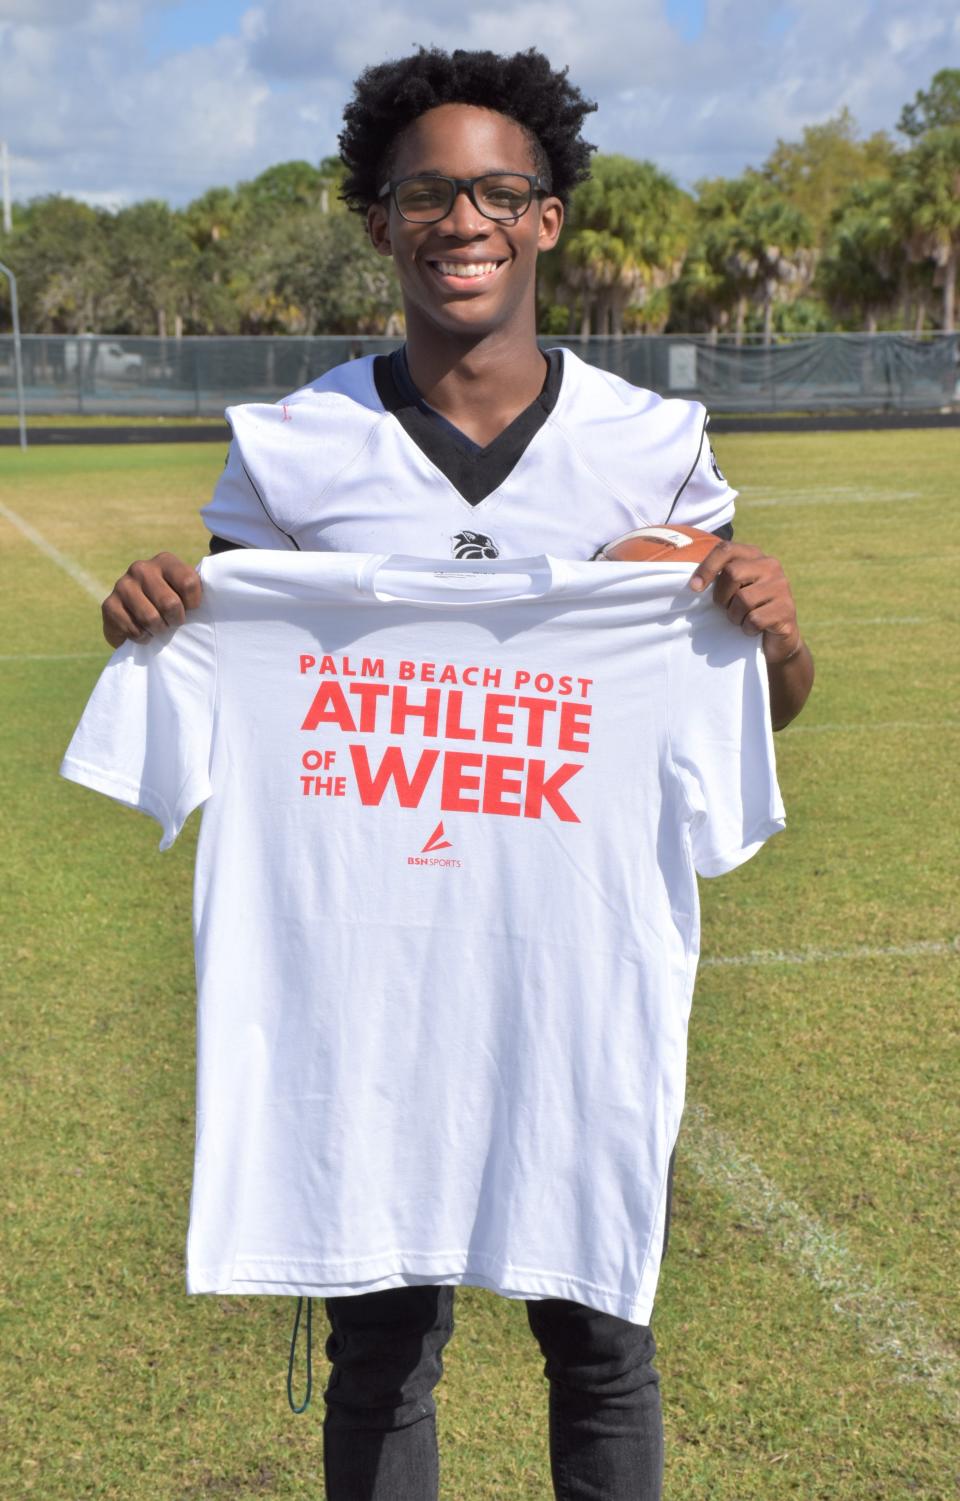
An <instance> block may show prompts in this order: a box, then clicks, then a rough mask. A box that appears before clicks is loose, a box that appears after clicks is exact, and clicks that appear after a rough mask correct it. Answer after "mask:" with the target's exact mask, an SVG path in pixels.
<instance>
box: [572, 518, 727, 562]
mask: <svg viewBox="0 0 960 1501" xmlns="http://www.w3.org/2000/svg"><path fill="white" fill-rule="evenodd" d="M719 541H720V538H719V537H715V536H714V535H713V533H712V532H705V531H703V530H702V529H701V528H700V527H698V526H643V527H641V528H640V529H639V531H635V532H625V533H624V535H623V536H622V537H617V538H616V539H615V540H614V541H613V542H608V543H607V545H606V547H601V548H600V551H599V552H597V553H595V554H594V559H595V561H601V562H607V563H691V564H694V565H695V564H697V563H701V562H702V561H703V559H704V558H705V557H706V556H707V553H709V552H712V550H713V549H714V548H715V547H716V545H717V543H718V542H719Z"/></svg>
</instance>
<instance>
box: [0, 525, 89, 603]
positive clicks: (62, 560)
mask: <svg viewBox="0 0 960 1501" xmlns="http://www.w3.org/2000/svg"><path fill="white" fill-rule="evenodd" d="M0 516H3V517H4V518H5V520H7V521H9V522H10V525H11V526H15V527H16V528H17V531H18V532H21V533H22V534H23V536H24V537H26V539H27V541H28V542H32V543H33V545H34V547H35V548H37V550H38V551H39V552H42V553H43V555H44V557H45V558H49V559H50V561H51V563H56V565H57V567H58V568H62V569H63V571H64V573H66V574H68V575H69V577H70V578H72V579H73V582H74V583H75V584H79V586H80V588H81V589H84V590H85V591H86V593H87V594H89V595H90V597H91V598H92V599H95V600H96V601H97V604H99V603H100V601H101V600H102V599H105V598H106V596H107V595H108V594H109V593H110V590H109V589H108V588H107V587H106V585H104V584H101V583H100V582H99V581H98V580H97V579H95V578H94V577H93V574H92V573H88V572H87V570H86V569H85V568H81V567H80V564H79V563H75V562H74V561H73V559H72V558H68V557H67V555H66V553H62V552H61V551H60V549H59V548H58V547H54V545H53V543H52V542H48V541H47V539H46V537H44V536H42V535H41V534H40V532H38V531H37V529H36V527H35V526H31V525H30V522H29V521H24V519H23V517H22V516H18V515H17V513H16V511H11V510H10V507H9V506H5V505H3V503H2V502H0Z"/></svg>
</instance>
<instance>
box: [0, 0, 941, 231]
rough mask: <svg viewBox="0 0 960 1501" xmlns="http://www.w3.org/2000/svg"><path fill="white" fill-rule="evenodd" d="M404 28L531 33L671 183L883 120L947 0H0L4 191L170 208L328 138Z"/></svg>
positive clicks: (593, 135) (924, 70)
mask: <svg viewBox="0 0 960 1501" xmlns="http://www.w3.org/2000/svg"><path fill="white" fill-rule="evenodd" d="M418 43H424V44H428V45H431V44H432V45H437V46H442V47H448V48H450V47H457V46H464V47H490V48H493V49H494V50H496V51H501V52H504V51H506V52H510V51H514V50H518V49H522V48H526V47H530V46H537V47H540V48H541V49H542V50H543V51H544V52H546V53H547V55H548V56H549V57H550V59H551V61H552V62H553V63H554V65H555V66H557V67H562V66H565V65H569V66H570V73H571V77H572V78H573V79H574V81H575V82H576V83H578V84H579V85H580V87H581V88H582V89H583V91H584V92H585V93H586V94H587V95H588V96H590V97H592V98H594V99H596V100H597V101H598V103H599V106H600V108H599V111H598V112H597V114H595V115H591V116H590V118H589V120H588V122H587V128H586V130H585V134H586V135H587V138H588V139H589V140H592V141H593V142H594V143H595V144H596V145H597V146H598V147H599V148H600V149H601V150H603V151H621V152H625V153H626V154H628V155H631V156H636V157H646V158H649V159H650V160H652V161H654V162H656V163H657V165H658V166H659V167H660V168H661V169H662V170H664V171H666V172H669V173H670V174H671V175H672V176H673V177H674V178H675V179H676V180H677V181H678V182H680V183H682V184H683V185H684V186H687V187H689V186H692V184H693V183H694V182H696V181H697V179H698V178H701V177H707V176H717V175H734V174H736V173H739V172H740V171H742V170H743V168H744V167H746V166H748V165H754V166H759V165H760V164H761V163H762V161H763V160H764V158H765V157H766V156H767V155H768V153H769V152H770V150H771V149H772V147H773V146H774V144H775V143H776V141H777V139H778V138H780V139H785V140H796V139H799V137H800V135H801V133H802V130H803V128H804V126H805V125H809V124H813V123H816V122H818V121H822V120H826V119H828V118H829V117H830V116H831V115H835V114H836V113H837V112H838V111H839V110H840V109H842V108H843V107H844V106H846V107H848V108H849V109H850V110H851V111H852V113H853V115H854V117H855V119H856V121H857V123H858V125H859V127H860V129H861V131H862V132H863V133H867V132H869V131H873V130H879V129H887V130H890V131H892V130H893V129H894V127H895V124H896V120H897V117H898V115H899V113H900V109H901V108H902V106H903V104H904V103H906V102H907V101H908V100H911V99H912V98H913V96H914V95H915V93H916V91H917V90H918V89H919V88H923V87H925V86H926V85H927V84H928V83H929V81H930V79H931V77H932V76H933V74H934V72H936V70H937V69H938V68H941V67H945V66H955V67H956V66H960V8H958V6H957V3H956V0H922V4H921V5H914V6H913V7H907V6H905V5H904V3H903V0H844V3H843V5H842V6H841V5H839V4H837V0H787V3H784V0H510V3H509V5H508V4H507V3H506V0H488V3H487V4H486V5H485V6H484V7H482V8H476V9H471V8H468V7H456V6H451V5H450V4H449V0H393V3H392V4H391V5H390V7H389V8H385V7H384V5H383V3H382V0H349V3H345V4H338V3H336V0H247V3H242V0H193V3H190V4H185V3H181V0H0V139H5V140H6V141H7V143H8V146H9V150H10V154H11V162H12V174H11V175H12V185H13V191H14V196H15V197H17V198H29V197H32V196H34V195H37V194H43V193H56V192H62V193H72V194H75V195H77V196H80V197H83V198H86V199H88V200H89V201H90V202H95V203H102V204H106V205H108V206H119V205H120V204H123V203H127V202H131V201H133V200H135V199H138V198H146V197H157V198H165V199H167V200H168V201H169V202H171V203H174V204H182V203H186V202H187V201H189V199H190V198H192V197H195V196H197V195H198V194H199V193H201V192H203V191H204V190H205V189H206V188H207V187H210V186H213V185H214V184H218V183H235V182H238V181H240V180H241V179H244V178H250V177H253V176H255V175H256V174H257V173H258V172H261V171H263V169H264V168H265V167H267V166H269V165H271V163H273V162H278V161H286V160H290V159H292V158H296V157H302V158H306V159H307V160H311V161H316V160H319V158H320V157H322V156H325V155H328V154H330V153H332V152H334V151H335V150H336V136H337V131H338V128H339V121H340V114H341V111H342V108H343V105H344V102H345V101H346V99H347V98H348V97H349V93H350V86H351V82H352V80H353V79H354V78H355V77H356V75H357V73H358V72H359V71H360V69H361V68H362V67H363V66H364V65H365V64H367V63H370V62H377V61H380V60H382V59H384V58H387V57H396V56H400V55H403V54H404V53H407V52H410V51H411V50H413V48H414V47H415V46H416V45H417V44H418Z"/></svg>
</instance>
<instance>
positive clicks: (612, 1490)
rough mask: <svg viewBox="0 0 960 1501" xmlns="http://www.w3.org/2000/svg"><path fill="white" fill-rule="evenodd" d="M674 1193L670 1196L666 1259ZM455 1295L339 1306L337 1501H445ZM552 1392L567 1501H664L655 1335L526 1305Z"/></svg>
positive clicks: (330, 1474)
mask: <svg viewBox="0 0 960 1501" xmlns="http://www.w3.org/2000/svg"><path fill="white" fill-rule="evenodd" d="M672 1186H673V1159H672V1158H671V1162H670V1173H669V1177H668V1188H667V1225H666V1227H665V1230H664V1251H666V1238H667V1230H668V1229H669V1218H670V1205H671V1197H672ZM455 1292H456V1288H455V1287H446V1286H444V1287H436V1286H432V1285H431V1286H425V1287H396V1288H388V1289H386V1290H385V1291H382V1292H373V1293H361V1294H358V1295H357V1296H353V1297H338V1298H328V1299H327V1300H326V1308H327V1315H328V1317H329V1320H330V1329H331V1332H330V1335H329V1338H328V1339H327V1342H326V1347H325V1348H326V1353H327V1358H328V1359H329V1360H330V1361H331V1362H332V1365H333V1370H332V1372H331V1376H330V1381H329V1384H328V1386H327V1390H326V1392H325V1393H324V1401H325V1403H326V1415H325V1417H324V1425H323V1436H324V1448H323V1462H324V1476H325V1480H326V1488H327V1501H436V1498H437V1496H438V1492H439V1469H440V1466H439V1455H438V1448H437V1429H436V1412H437V1408H436V1403H435V1401H434V1398H433V1389H434V1387H435V1386H436V1384H437V1382H438V1381H439V1380H440V1377H441V1376H442V1374H443V1354H442V1352H443V1349H444V1346H445V1345H446V1344H447V1342H448V1340H449V1339H450V1337H451V1336H452V1334H453V1327H454V1320H453V1305H454V1295H455ZM526 1309H527V1320H528V1322H529V1325H530V1329H531V1332H532V1334H533V1336H534V1338H535V1339H536V1341H537V1343H538V1344H539V1346H540V1350H541V1352H542V1354H543V1355H544V1357H545V1364H544V1374H545V1376H546V1377H547V1380H548V1382H549V1384H550V1393H549V1443H550V1468H551V1474H552V1476H553V1486H554V1493H555V1496H556V1498H557V1501H659V1497H660V1494H661V1488H662V1477H663V1423H662V1418H661V1412H660V1390H659V1377H658V1375H657V1372H656V1370H655V1369H654V1367H653V1364H652V1361H653V1357H654V1354H655V1352H656V1346H655V1344H654V1339H653V1333H652V1331H651V1330H650V1329H649V1328H647V1327H645V1326H643V1325H639V1324H631V1323H629V1322H628V1321H627V1320H626V1319H620V1318H616V1317H615V1316H614V1315H612V1314H608V1313H601V1312H599V1311H598V1310H597V1309H594V1308H586V1307H584V1306H583V1305H582V1304H580V1303H572V1302H568V1301H566V1300H565V1299H562V1298H544V1299H541V1300H539V1301H535V1300H532V1299H531V1300H530V1301H528V1302H527V1304H526Z"/></svg>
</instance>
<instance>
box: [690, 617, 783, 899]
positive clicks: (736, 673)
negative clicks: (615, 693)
mask: <svg viewBox="0 0 960 1501" xmlns="http://www.w3.org/2000/svg"><path fill="white" fill-rule="evenodd" d="M712 593H713V591H712V590H708V591H707V594H706V596H701V598H700V599H699V600H698V601H697V604H696V606H694V607H693V609H692V611H691V623H692V630H691V631H690V633H689V634H688V635H687V634H685V635H684V636H682V637H681V638H679V639H678V640H677V641H676V642H674V643H673V645H672V649H671V655H670V659H669V663H670V665H669V691H668V709H667V713H668V724H669V738H670V752H671V757H672V760H673V766H674V770H675V772H676V773H677V775H678V776H679V779H680V782H681V785H682V789H683V794H684V798H685V801H686V803H687V807H688V809H689V824H688V832H689V840H690V848H691V853H692V856H693V863H694V866H695V868H696V871H697V873H698V874H699V875H701V876H719V875H723V874H724V872H726V871H728V870H733V869H734V868H735V867H736V866H738V865H742V864H743V862H744V861H745V860H749V859H750V856H751V855H755V854H756V852H757V850H758V849H760V847H761V845H762V844H763V843H764V842H765V840H767V839H768V838H769V837H770V835H771V834H776V833H778V832H779V831H780V830H781V829H782V828H783V827H784V808H783V801H782V799H781V796H780V788H779V786H778V784H777V770H776V757H775V754H774V747H773V729H772V726H771V723H770V694H769V688H768V685H767V671H766V662H765V660H764V656H763V650H762V646H761V639H762V638H761V637H759V636H747V635H745V634H744V633H743V631H741V630H740V629H739V628H738V627H737V626H735V625H733V624H731V622H730V621H729V620H728V619H727V617H726V615H724V614H722V613H721V612H720V611H719V610H717V609H716V607H715V606H714V604H713V600H712Z"/></svg>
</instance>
